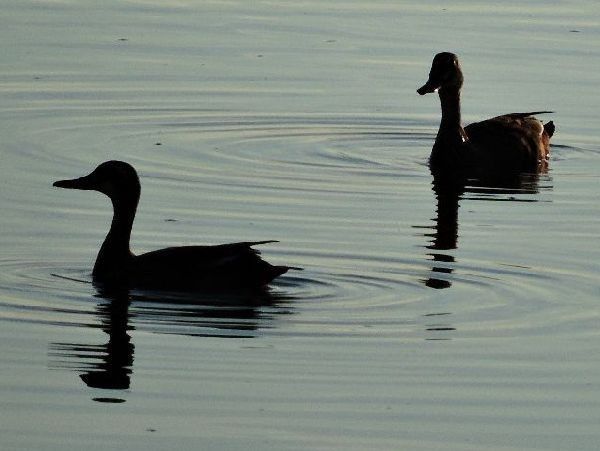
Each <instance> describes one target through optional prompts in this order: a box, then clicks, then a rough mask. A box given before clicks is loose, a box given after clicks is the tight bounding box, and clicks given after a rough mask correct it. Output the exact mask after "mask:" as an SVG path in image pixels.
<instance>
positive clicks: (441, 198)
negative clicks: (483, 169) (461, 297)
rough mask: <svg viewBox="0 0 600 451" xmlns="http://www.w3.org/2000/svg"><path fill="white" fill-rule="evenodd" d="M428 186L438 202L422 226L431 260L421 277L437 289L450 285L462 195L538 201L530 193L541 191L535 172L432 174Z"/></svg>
mask: <svg viewBox="0 0 600 451" xmlns="http://www.w3.org/2000/svg"><path fill="white" fill-rule="evenodd" d="M431 188H432V190H433V193H434V195H435V198H436V202H437V205H436V216H435V218H434V224H433V226H425V227H423V228H427V229H431V232H427V233H424V234H423V235H424V236H426V237H428V238H430V241H429V244H427V245H426V248H427V249H430V250H431V251H432V252H431V253H428V254H427V257H428V258H429V259H431V260H432V261H433V262H434V264H433V266H432V268H431V274H430V276H429V277H428V278H426V279H424V280H423V283H424V284H425V285H426V286H428V287H431V288H436V289H443V288H449V287H450V286H451V285H452V279H451V274H452V273H453V271H454V267H455V263H456V259H455V257H454V255H453V253H452V251H453V250H455V249H457V248H458V237H459V219H458V211H459V207H460V203H461V201H462V200H463V199H467V198H468V200H484V201H508V202H537V199H535V198H533V199H532V198H531V197H530V195H532V194H538V193H539V191H540V189H539V174H538V173H521V174H513V175H512V176H510V177H504V178H493V179H491V178H490V179H470V180H468V179H464V178H461V177H455V176H447V177H446V176H441V175H434V176H433V181H432V184H431ZM524 196H527V197H524ZM417 228H422V227H417Z"/></svg>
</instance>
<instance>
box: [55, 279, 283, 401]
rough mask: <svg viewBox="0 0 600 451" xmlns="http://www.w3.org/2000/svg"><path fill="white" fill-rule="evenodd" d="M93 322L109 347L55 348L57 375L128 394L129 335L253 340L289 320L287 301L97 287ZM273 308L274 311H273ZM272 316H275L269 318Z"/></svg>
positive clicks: (268, 295)
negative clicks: (277, 321) (73, 374)
mask: <svg viewBox="0 0 600 451" xmlns="http://www.w3.org/2000/svg"><path fill="white" fill-rule="evenodd" d="M96 290H97V292H96V294H95V295H94V297H95V298H96V300H97V304H96V307H95V310H94V312H93V314H94V317H95V318H96V320H97V325H93V326H89V324H87V325H84V324H82V325H81V326H82V327H98V328H100V329H101V330H102V331H103V332H104V333H105V334H106V335H108V341H107V342H106V343H103V344H93V345H92V344H82V343H52V344H50V356H51V357H52V358H53V359H54V361H53V362H52V363H51V365H50V366H51V367H52V368H54V369H70V370H73V371H77V372H81V374H80V378H81V380H82V381H83V382H84V383H85V384H86V385H87V386H88V387H91V388H98V389H112V390H126V389H128V388H129V387H130V385H131V378H132V376H133V363H134V350H135V346H134V344H133V342H132V338H131V335H130V333H131V331H134V330H136V329H143V330H146V331H150V332H154V333H164V334H178V335H187V336H199V337H200V336H201V337H223V338H229V337H236V338H240V337H241V338H252V337H255V336H256V332H257V331H258V330H259V329H260V328H261V327H268V323H269V321H270V320H271V319H272V317H273V315H274V314H291V313H292V311H291V310H290V308H285V307H284V306H285V305H286V303H287V301H288V300H289V299H290V298H289V297H288V296H286V295H282V294H273V293H272V292H270V291H267V290H264V291H259V292H248V293H246V292H239V293H228V294H214V295H209V294H206V293H195V294H193V295H192V294H187V293H185V294H182V293H166V292H158V291H145V292H140V291H130V290H128V289H126V288H116V289H115V288H111V289H106V288H103V287H100V286H96ZM271 308H273V309H275V310H272V309H271ZM269 312H271V313H272V314H269ZM94 399H95V400H96V401H99V402H123V401H124V400H122V399H118V398H94Z"/></svg>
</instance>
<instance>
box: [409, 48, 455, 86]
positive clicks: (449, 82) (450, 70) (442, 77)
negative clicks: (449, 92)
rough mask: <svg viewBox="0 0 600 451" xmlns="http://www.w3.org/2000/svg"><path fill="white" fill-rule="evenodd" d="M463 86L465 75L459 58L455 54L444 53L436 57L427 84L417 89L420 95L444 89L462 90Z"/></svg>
mask: <svg viewBox="0 0 600 451" xmlns="http://www.w3.org/2000/svg"><path fill="white" fill-rule="evenodd" d="M462 84H463V74H462V71H461V70H460V63H459V62H458V57H457V56H456V55H455V54H454V53H450V52H442V53H438V54H437V55H435V57H434V58H433V62H432V63H431V70H430V71H429V79H428V80H427V83H425V84H424V85H423V86H421V87H420V88H419V89H417V92H418V93H419V94H420V95H424V94H428V93H431V92H436V91H443V90H444V89H454V90H457V91H458V90H460V88H461V87H462Z"/></svg>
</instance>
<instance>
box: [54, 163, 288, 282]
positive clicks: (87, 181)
mask: <svg viewBox="0 0 600 451" xmlns="http://www.w3.org/2000/svg"><path fill="white" fill-rule="evenodd" d="M54 186H57V187H59V188H71V189H81V190H95V191H100V192H101V193H103V194H106V195H107V196H108V197H109V198H110V200H111V201H112V204H113V219H112V224H111V226H110V231H109V232H108V235H107V236H106V239H105V240H104V243H103V244H102V247H101V248H100V252H98V257H97V258H96V263H95V264H94V270H93V272H92V276H93V279H94V282H99V283H101V284H104V285H118V286H127V287H137V288H146V287H148V288H164V289H176V290H179V289H225V290H230V289H231V290H238V289H253V288H262V287H265V286H266V285H267V284H268V283H269V282H271V280H273V279H274V278H275V277H277V276H280V275H281V274H283V273H285V272H286V271H287V270H288V269H291V267H288V266H273V265H271V264H269V263H267V262H266V261H264V260H262V259H261V258H260V256H259V253H258V251H256V250H254V249H252V246H254V245H257V244H265V243H272V242H275V241H256V242H243V243H230V244H221V245H217V246H182V247H169V248H166V249H160V250H157V251H153V252H148V253H146V254H142V255H134V254H133V253H132V252H131V250H130V247H129V239H130V236H131V227H132V225H133V219H134V217H135V212H136V209H137V205H138V201H139V198H140V181H139V178H138V175H137V173H136V171H135V169H134V168H133V167H132V166H131V165H130V164H128V163H125V162H122V161H106V162H104V163H102V164H100V165H99V166H98V167H97V168H96V169H95V170H94V171H93V172H92V173H91V174H89V175H86V176H85V177H81V178H77V179H73V180H60V181H57V182H55V183H54ZM294 269H298V268H294Z"/></svg>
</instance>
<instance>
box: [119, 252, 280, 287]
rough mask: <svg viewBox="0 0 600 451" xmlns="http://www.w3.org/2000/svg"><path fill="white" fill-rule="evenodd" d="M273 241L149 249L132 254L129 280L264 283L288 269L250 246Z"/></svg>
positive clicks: (159, 284)
mask: <svg viewBox="0 0 600 451" xmlns="http://www.w3.org/2000/svg"><path fill="white" fill-rule="evenodd" d="M272 242H276V241H255V242H240V243H229V244H221V245H216V246H181V247H169V248H165V249H160V250H156V251H152V252H148V253H146V254H142V255H139V256H136V257H135V258H134V261H133V265H132V268H131V271H130V278H131V282H132V283H133V284H135V285H136V286H148V287H163V288H169V287H174V288H182V287H188V288H189V287H197V288H214V287H219V288H228V289H240V288H250V287H257V288H258V287H264V286H265V285H267V284H268V283H269V282H270V281H271V280H273V279H274V278H275V277H277V276H279V275H281V274H283V273H285V272H286V271H287V270H288V269H290V268H289V267H287V266H273V265H271V264H270V263H268V262H266V261H264V260H263V259H262V258H261V257H260V252H259V251H257V250H256V249H253V248H252V246H255V245H258V244H266V243H272Z"/></svg>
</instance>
